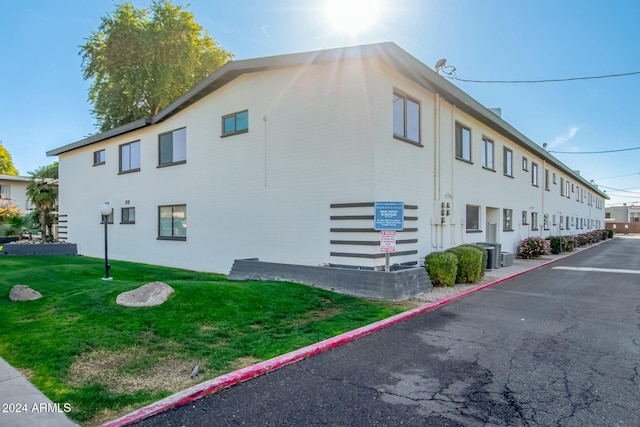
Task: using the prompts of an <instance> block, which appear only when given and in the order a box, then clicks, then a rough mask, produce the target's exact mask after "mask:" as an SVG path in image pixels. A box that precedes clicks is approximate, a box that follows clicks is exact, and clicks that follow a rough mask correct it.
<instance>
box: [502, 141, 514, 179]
mask: <svg viewBox="0 0 640 427" xmlns="http://www.w3.org/2000/svg"><path fill="white" fill-rule="evenodd" d="M502 157H503V159H502V160H503V162H502V163H503V171H504V174H505V175H506V176H511V177H512V176H513V151H511V150H509V149H508V148H507V147H504V150H503V153H502Z"/></svg>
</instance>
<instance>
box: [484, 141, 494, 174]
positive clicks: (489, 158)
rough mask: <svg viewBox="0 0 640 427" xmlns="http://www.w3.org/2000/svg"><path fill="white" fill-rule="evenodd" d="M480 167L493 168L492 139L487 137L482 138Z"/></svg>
mask: <svg viewBox="0 0 640 427" xmlns="http://www.w3.org/2000/svg"><path fill="white" fill-rule="evenodd" d="M482 167H483V168H486V169H491V170H494V165H493V141H492V140H490V139H489V138H487V137H483V138H482Z"/></svg>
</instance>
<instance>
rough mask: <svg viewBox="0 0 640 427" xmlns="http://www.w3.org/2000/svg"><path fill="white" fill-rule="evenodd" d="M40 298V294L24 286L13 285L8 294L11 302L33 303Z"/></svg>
mask: <svg viewBox="0 0 640 427" xmlns="http://www.w3.org/2000/svg"><path fill="white" fill-rule="evenodd" d="M40 298H42V294H41V293H40V292H38V291H36V290H33V289H31V288H30V287H28V286H25V285H15V286H14V287H13V288H11V291H10V292H9V299H10V300H11V301H33V300H35V299H40Z"/></svg>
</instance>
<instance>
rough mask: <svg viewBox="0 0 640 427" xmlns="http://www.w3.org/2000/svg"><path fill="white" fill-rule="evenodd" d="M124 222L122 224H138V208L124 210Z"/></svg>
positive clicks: (122, 212)
mask: <svg viewBox="0 0 640 427" xmlns="http://www.w3.org/2000/svg"><path fill="white" fill-rule="evenodd" d="M121 215H122V221H120V224H135V223H136V208H131V207H128V208H122V211H121Z"/></svg>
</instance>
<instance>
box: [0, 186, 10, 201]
mask: <svg viewBox="0 0 640 427" xmlns="http://www.w3.org/2000/svg"><path fill="white" fill-rule="evenodd" d="M10 198H11V186H10V185H0V199H10Z"/></svg>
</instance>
